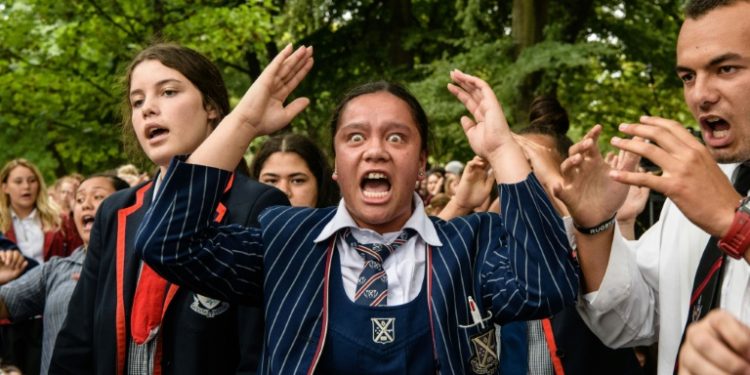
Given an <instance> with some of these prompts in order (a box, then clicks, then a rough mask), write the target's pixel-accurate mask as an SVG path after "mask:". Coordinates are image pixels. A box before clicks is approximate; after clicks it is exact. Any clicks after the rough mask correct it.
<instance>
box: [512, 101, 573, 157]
mask: <svg viewBox="0 0 750 375" xmlns="http://www.w3.org/2000/svg"><path fill="white" fill-rule="evenodd" d="M569 127H570V122H569V120H568V112H567V111H566V110H565V108H563V106H562V105H561V104H560V102H559V101H558V100H557V99H556V98H554V97H551V96H538V97H536V98H534V100H533V101H532V102H531V108H530V109H529V126H528V127H526V128H524V129H521V130H520V131H519V132H518V133H519V134H539V135H546V136H549V137H551V138H552V139H554V140H555V149H556V150H557V152H558V153H559V154H560V155H561V156H562V157H563V158H567V157H568V149H569V148H570V146H572V145H573V141H572V140H571V139H570V138H568V136H567V135H566V133H567V132H568V128H569Z"/></svg>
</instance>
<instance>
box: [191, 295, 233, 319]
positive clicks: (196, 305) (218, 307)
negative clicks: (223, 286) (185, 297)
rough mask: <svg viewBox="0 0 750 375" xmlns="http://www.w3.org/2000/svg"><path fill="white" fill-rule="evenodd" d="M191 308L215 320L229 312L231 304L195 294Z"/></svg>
mask: <svg viewBox="0 0 750 375" xmlns="http://www.w3.org/2000/svg"><path fill="white" fill-rule="evenodd" d="M190 308H191V309H192V310H193V311H195V312H197V313H198V314H201V315H203V316H205V317H206V318H213V317H215V316H218V315H221V314H223V313H224V312H225V311H227V310H229V303H227V302H224V301H221V300H218V299H214V298H208V297H205V296H202V295H200V294H193V303H192V304H191V305H190Z"/></svg>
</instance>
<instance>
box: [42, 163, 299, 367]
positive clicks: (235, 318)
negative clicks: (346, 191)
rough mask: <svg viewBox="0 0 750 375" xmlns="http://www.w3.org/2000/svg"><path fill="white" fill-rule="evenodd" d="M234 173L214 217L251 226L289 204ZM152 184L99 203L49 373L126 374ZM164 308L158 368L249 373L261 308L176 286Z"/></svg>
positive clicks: (276, 193) (273, 191) (274, 191)
mask: <svg viewBox="0 0 750 375" xmlns="http://www.w3.org/2000/svg"><path fill="white" fill-rule="evenodd" d="M233 176H235V177H234V180H233V181H232V184H231V186H229V187H228V188H227V190H228V191H227V192H226V194H223V200H222V202H223V203H221V204H217V206H216V209H215V210H212V212H211V213H210V216H211V220H217V221H219V222H222V223H239V224H242V225H253V224H256V223H257V216H258V214H259V213H260V212H261V211H262V210H263V209H264V208H265V207H267V206H269V205H280V204H288V200H287V198H286V196H285V195H284V194H283V193H282V192H281V191H279V190H277V189H275V188H273V187H270V186H267V185H264V184H260V183H258V182H256V181H252V180H250V179H249V178H247V177H245V176H243V175H241V174H239V173H238V174H235V175H233ZM153 189H154V186H153V184H152V183H150V182H149V183H146V184H142V185H140V186H138V187H135V188H131V189H128V190H123V191H118V192H116V193H114V194H113V195H112V196H110V197H109V198H107V200H105V201H104V202H102V204H101V206H100V207H99V210H98V212H97V215H96V221H95V223H94V228H93V230H92V233H91V241H90V244H89V250H88V255H87V256H86V261H85V263H84V267H83V270H82V273H81V277H80V280H79V282H78V285H77V287H76V289H75V291H74V293H73V297H72V300H71V303H70V309H69V311H68V317H67V319H66V321H65V323H64V325H63V328H62V330H61V332H60V335H59V336H58V338H57V341H56V343H55V350H54V353H53V357H52V363H51V366H50V373H52V374H102V375H104V374H108V375H109V374H123V373H126V372H125V369H126V368H128V366H129V364H128V363H127V361H128V358H129V355H131V354H132V353H131V352H130V351H129V342H130V340H131V327H130V318H131V312H132V311H131V308H132V305H133V300H134V294H135V289H136V285H137V283H138V278H139V272H140V269H141V263H142V262H141V260H140V257H139V255H138V253H137V252H136V251H135V250H134V247H133V244H134V242H135V238H136V231H137V229H138V225H139V224H140V223H141V221H142V219H143V217H144V215H145V213H146V211H147V209H148V208H149V207H150V206H151V204H152V197H153V193H154V190H153ZM256 225H257V224H256ZM165 306H166V307H165V309H164V310H165V312H164V316H163V320H162V325H161V328H160V332H159V335H160V336H159V340H160V343H159V348H158V351H160V352H161V363H160V366H155V367H156V368H155V373H163V374H234V373H236V372H242V371H246V372H252V370H253V366H254V363H253V359H252V358H254V357H257V355H258V353H257V352H256V353H250V352H241V350H242V349H247V348H252V347H253V346H254V345H255V346H256V347H259V346H260V345H259V344H253V342H257V343H259V341H260V339H261V336H262V328H260V327H257V326H256V327H248V326H247V324H249V323H251V322H253V323H254V324H259V323H262V319H260V318H259V317H260V316H261V312H260V311H259V310H258V309H254V311H250V310H248V309H249V308H244V307H243V308H238V306H237V305H234V304H229V303H227V302H225V301H221V300H217V299H212V298H209V297H205V296H202V295H199V294H196V293H193V292H191V291H189V290H187V289H184V288H178V287H177V286H175V285H170V286H169V291H168V292H167V297H166V301H165ZM241 348H242V349H241ZM256 350H258V349H256ZM241 364H242V365H241ZM240 366H246V368H244V369H242V368H240ZM130 370H131V371H132V370H133V369H132V368H131V369H130Z"/></svg>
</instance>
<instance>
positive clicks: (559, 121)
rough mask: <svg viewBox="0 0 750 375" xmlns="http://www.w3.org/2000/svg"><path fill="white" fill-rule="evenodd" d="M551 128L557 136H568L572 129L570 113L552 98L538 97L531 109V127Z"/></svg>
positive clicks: (532, 103)
mask: <svg viewBox="0 0 750 375" xmlns="http://www.w3.org/2000/svg"><path fill="white" fill-rule="evenodd" d="M534 126H544V127H549V128H551V129H552V130H554V131H555V133H557V134H566V133H567V132H568V129H569V128H570V121H569V120H568V112H567V111H565V108H563V107H562V105H560V102H559V101H557V99H556V98H554V97H552V96H547V95H542V96H537V97H536V98H534V100H533V101H532V102H531V106H530V107H529V127H534Z"/></svg>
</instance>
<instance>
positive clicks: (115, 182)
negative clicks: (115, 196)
mask: <svg viewBox="0 0 750 375" xmlns="http://www.w3.org/2000/svg"><path fill="white" fill-rule="evenodd" d="M96 177H104V178H106V179H108V180H109V182H110V183H111V184H112V187H113V188H114V189H115V190H123V189H127V188H129V187H130V184H128V183H127V182H125V180H123V179H121V178H120V177H117V175H116V174H114V173H111V172H102V173H94V174H91V175H89V176H88V177H86V178H85V179H84V180H83V181H86V180H90V179H92V178H96ZM83 181H81V182H83Z"/></svg>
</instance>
